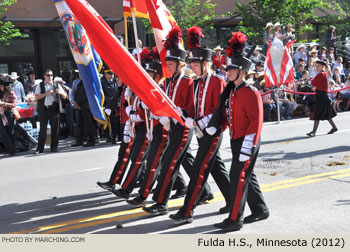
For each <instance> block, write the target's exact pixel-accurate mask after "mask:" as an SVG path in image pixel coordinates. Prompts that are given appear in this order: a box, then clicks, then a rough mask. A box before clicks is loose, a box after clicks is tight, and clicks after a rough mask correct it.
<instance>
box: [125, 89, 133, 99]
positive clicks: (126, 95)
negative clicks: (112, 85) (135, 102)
mask: <svg viewBox="0 0 350 252" xmlns="http://www.w3.org/2000/svg"><path fill="white" fill-rule="evenodd" d="M131 96H132V90H131V89H130V88H126V89H125V93H124V97H125V100H128V98H131Z"/></svg>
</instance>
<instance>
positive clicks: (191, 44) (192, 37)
mask: <svg viewBox="0 0 350 252" xmlns="http://www.w3.org/2000/svg"><path fill="white" fill-rule="evenodd" d="M187 37H188V41H187V46H188V49H193V48H198V47H201V39H202V38H203V37H204V35H203V33H202V29H201V28H199V27H198V26H192V27H191V28H189V29H188V30H187Z"/></svg>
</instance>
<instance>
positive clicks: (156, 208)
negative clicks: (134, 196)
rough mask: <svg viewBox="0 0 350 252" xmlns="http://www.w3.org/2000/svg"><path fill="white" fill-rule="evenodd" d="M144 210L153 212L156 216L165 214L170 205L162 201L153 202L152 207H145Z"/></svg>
mask: <svg viewBox="0 0 350 252" xmlns="http://www.w3.org/2000/svg"><path fill="white" fill-rule="evenodd" d="M142 209H143V211H145V212H147V213H149V214H152V215H154V216H158V215H164V214H167V213H168V206H167V205H163V204H160V203H156V204H153V205H152V206H150V207H143V208H142Z"/></svg>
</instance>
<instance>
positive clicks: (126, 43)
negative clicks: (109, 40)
mask: <svg viewBox="0 0 350 252" xmlns="http://www.w3.org/2000/svg"><path fill="white" fill-rule="evenodd" d="M124 32H125V47H126V49H128V50H129V39H128V17H127V16H126V15H124Z"/></svg>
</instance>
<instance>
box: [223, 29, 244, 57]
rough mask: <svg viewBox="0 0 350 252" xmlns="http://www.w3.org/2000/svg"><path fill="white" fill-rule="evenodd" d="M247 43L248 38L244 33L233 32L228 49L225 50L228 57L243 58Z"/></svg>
mask: <svg viewBox="0 0 350 252" xmlns="http://www.w3.org/2000/svg"><path fill="white" fill-rule="evenodd" d="M246 41H247V36H246V35H244V34H243V33H242V32H240V31H238V32H233V33H232V37H231V39H230V40H229V42H228V47H227V49H226V50H225V52H226V55H227V57H241V56H243V55H242V53H243V50H244V47H245V43H246Z"/></svg>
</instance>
